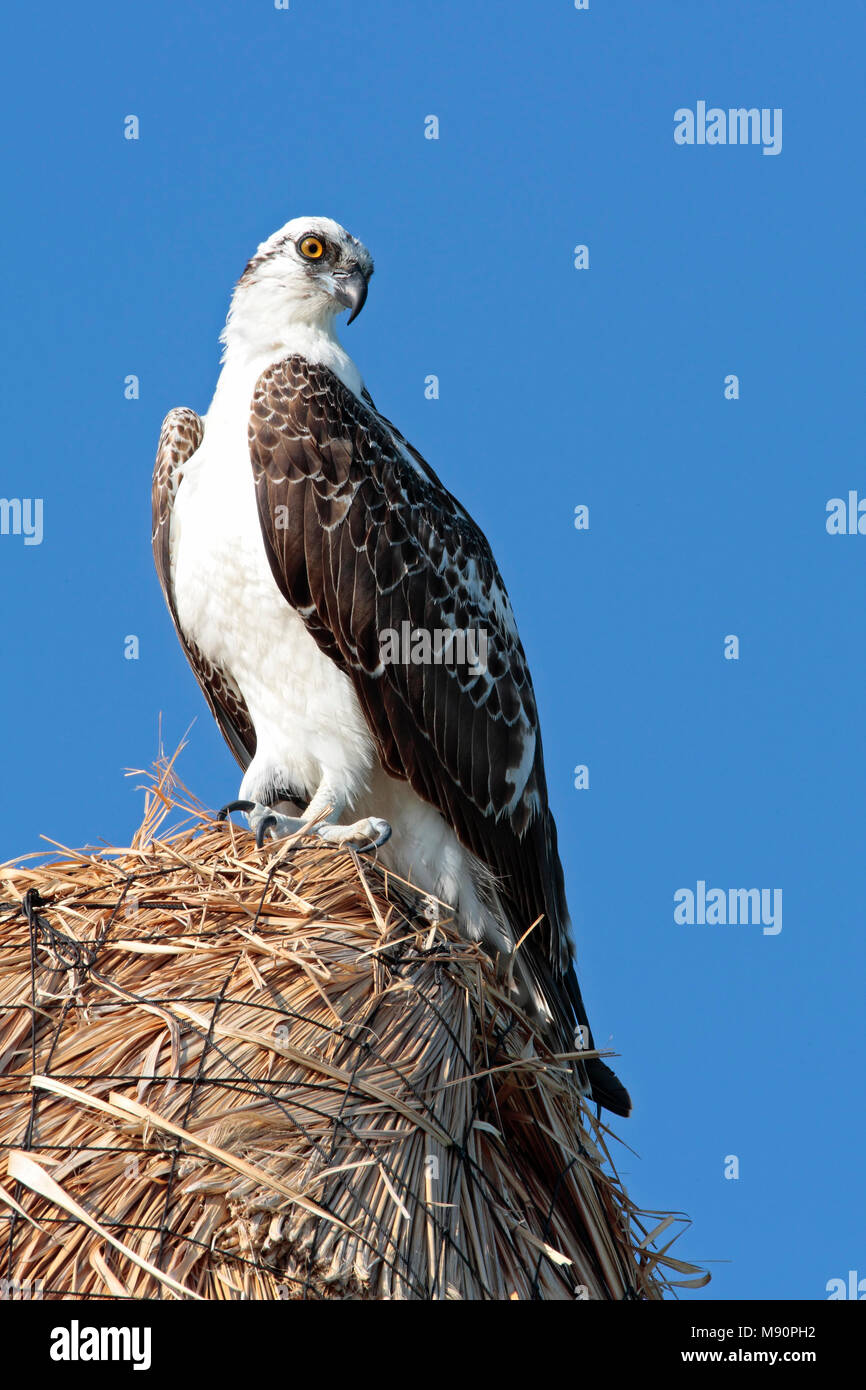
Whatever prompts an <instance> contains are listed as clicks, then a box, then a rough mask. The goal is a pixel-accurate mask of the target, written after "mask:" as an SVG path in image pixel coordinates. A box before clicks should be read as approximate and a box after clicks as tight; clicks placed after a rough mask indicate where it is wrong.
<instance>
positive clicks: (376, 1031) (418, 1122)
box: [0, 763, 705, 1299]
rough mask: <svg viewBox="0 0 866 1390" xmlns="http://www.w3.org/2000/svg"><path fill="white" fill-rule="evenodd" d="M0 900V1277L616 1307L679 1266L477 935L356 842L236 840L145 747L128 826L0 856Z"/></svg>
mask: <svg viewBox="0 0 866 1390" xmlns="http://www.w3.org/2000/svg"><path fill="white" fill-rule="evenodd" d="M179 811H181V812H183V813H184V816H185V820H184V822H183V823H182V824H180V825H179V826H175V828H173V829H171V830H168V829H166V824H167V822H166V817H168V816H169V813H171V815H172V816H175V817H176V816H177V814H178V812H179ZM0 900H2V905H0V1223H2V1226H0V1242H2V1244H0V1248H2V1249H3V1250H4V1251H5V1252H6V1259H5V1261H4V1268H3V1269H2V1270H0V1274H3V1275H5V1276H6V1278H7V1279H9V1280H10V1281H12V1282H11V1285H8V1286H7V1291H9V1292H11V1293H13V1294H14V1293H15V1292H16V1291H17V1292H19V1293H20V1292H21V1290H23V1291H24V1292H25V1294H26V1293H27V1292H28V1291H29V1292H31V1293H35V1294H38V1295H39V1296H42V1297H45V1298H54V1299H62V1298H73V1297H89V1298H96V1297H99V1298H104V1297H111V1298H127V1297H137V1298H141V1297H146V1298H154V1297H181V1298H182V1297H191V1298H207V1299H212V1298H222V1299H237V1298H241V1297H245V1298H255V1299H273V1298H291V1299H295V1298H309V1297H313V1298H349V1299H382V1298H405V1299H430V1298H473V1299H513V1298H518V1299H526V1298H543V1299H574V1298H590V1299H597V1298H602V1299H622V1298H628V1297H638V1298H660V1297H661V1296H662V1294H663V1292H664V1290H665V1289H666V1288H669V1287H671V1284H670V1283H669V1282H668V1281H669V1280H673V1279H678V1280H679V1281H680V1282H682V1283H690V1284H691V1283H693V1282H694V1276H696V1275H699V1271H697V1270H695V1269H694V1268H693V1266H691V1265H686V1264H684V1263H682V1262H681V1261H677V1260H675V1259H674V1258H673V1257H672V1256H671V1255H670V1253H669V1245H670V1242H671V1239H672V1237H673V1236H674V1235H675V1234H676V1229H677V1228H676V1226H675V1225H674V1222H675V1218H674V1217H673V1216H670V1217H664V1218H663V1219H662V1217H661V1214H659V1213H654V1214H646V1215H645V1216H643V1215H641V1213H639V1212H638V1211H637V1210H636V1209H635V1207H634V1206H633V1205H632V1203H631V1202H630V1200H629V1198H628V1197H627V1195H626V1193H625V1191H624V1190H623V1187H622V1184H621V1183H620V1181H619V1179H618V1177H617V1175H616V1172H615V1169H614V1166H613V1162H612V1160H611V1156H610V1152H609V1148H608V1142H609V1139H610V1134H609V1131H608V1130H607V1129H606V1128H605V1127H604V1126H603V1125H600V1124H599V1123H598V1122H597V1121H596V1119H595V1118H594V1116H593V1114H592V1112H591V1111H590V1110H589V1109H588V1108H587V1106H586V1105H585V1104H584V1103H583V1102H582V1101H581V1100H580V1098H579V1096H578V1095H577V1093H576V1091H575V1088H574V1086H573V1083H572V1080H571V1074H570V1068H569V1065H568V1061H567V1060H561V1059H560V1060H559V1061H557V1060H556V1059H555V1058H553V1057H551V1055H550V1054H549V1052H547V1050H546V1049H545V1047H544V1044H543V1043H542V1042H541V1040H540V1039H539V1038H538V1037H536V1036H535V1034H534V1033H533V1030H532V1028H531V1027H530V1026H529V1024H528V1023H527V1021H526V1020H525V1019H524V1018H523V1017H522V1016H521V1015H520V1014H519V1013H518V1012H516V1011H515V1010H514V1008H513V1007H512V1005H511V1004H510V1003H509V1000H508V997H507V995H506V994H505V993H504V992H503V989H502V986H501V985H500V984H499V983H498V982H497V980H496V978H495V975H494V972H493V970H492V968H491V966H490V963H489V961H488V960H487V958H486V956H485V955H484V954H483V952H482V951H481V950H480V949H478V948H477V947H475V946H474V945H471V944H469V943H467V942H465V941H463V940H461V939H460V938H459V937H458V936H457V935H456V934H455V932H454V931H453V930H452V928H451V927H450V925H449V924H448V923H447V922H441V923H438V924H431V922H430V920H429V915H428V916H425V915H424V912H423V911H422V908H421V904H420V903H419V900H418V898H417V896H416V895H415V894H414V893H413V892H412V891H411V889H410V888H409V886H408V885H405V884H403V883H400V882H396V881H395V880H394V878H393V876H390V875H387V874H386V873H385V872H384V871H383V870H382V869H381V868H380V867H379V866H378V865H377V864H376V863H375V861H374V860H373V859H372V858H370V857H368V856H359V855H356V854H354V853H352V852H347V851H345V850H341V849H337V848H335V847H332V846H327V845H322V844H318V845H316V844H315V843H314V842H311V841H310V840H309V839H305V840H302V841H295V842H294V843H292V842H283V843H282V844H280V845H278V846H275V847H273V848H269V849H266V850H265V851H258V850H257V849H256V847H255V842H254V840H253V837H252V836H251V835H249V834H247V833H246V832H244V831H242V830H240V829H238V828H237V827H236V826H231V825H226V824H221V823H219V822H217V821H215V820H214V819H213V818H212V817H210V816H208V815H207V814H205V813H204V812H203V811H202V810H201V808H199V807H198V806H197V805H195V804H194V803H192V802H191V801H190V800H189V798H188V797H186V796H185V795H184V794H183V793H182V791H181V790H180V789H179V787H178V784H177V783H176V782H175V780H174V777H173V773H172V769H171V765H170V764H166V763H163V764H161V765H160V767H159V769H158V774H157V776H156V778H155V781H154V784H153V786H152V788H151V790H150V792H149V794H148V797H147V804H146V811H145V817H144V821H143V824H142V826H141V827H140V829H139V831H138V832H137V834H136V836H135V838H134V840H133V843H132V844H131V845H130V846H128V847H126V848H123V849H111V850H103V851H101V852H98V853H90V852H88V853H71V852H69V851H64V852H63V855H62V857H61V858H59V859H54V860H52V861H51V862H49V863H47V864H43V865H40V866H37V867H23V866H21V865H20V864H19V865H9V866H6V867H5V868H3V869H0ZM6 1155H8V1173H7V1171H6ZM653 1227H657V1228H658V1229H657V1230H656V1231H655V1232H653V1231H652V1230H651V1228H653ZM648 1232H649V1236H648ZM704 1278H705V1277H700V1278H699V1282H704Z"/></svg>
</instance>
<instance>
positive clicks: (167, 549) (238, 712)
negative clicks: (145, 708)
mask: <svg viewBox="0 0 866 1390" xmlns="http://www.w3.org/2000/svg"><path fill="white" fill-rule="evenodd" d="M203 437H204V425H203V423H202V421H201V419H200V417H199V416H198V415H196V413H195V411H194V410H187V409H186V408H184V407H181V408H179V409H177V410H170V411H169V413H168V414H167V415H166V417H165V419H164V420H163V422H162V430H161V431H160V436H159V446H158V448H157V452H156V466H155V467H154V470H153V488H152V492H151V506H152V514H153V558H154V560H155V562H156V572H157V574H158V575H159V582H160V584H161V585H162V592H163V594H164V595H165V601H166V603H167V604H168V610H169V612H170V613H171V617H172V621H173V623H174V626H175V630H176V632H177V635H178V637H179V638H180V642H181V646H182V647H183V649H184V652H185V653H186V659H187V661H188V662H189V664H190V666H191V667H192V669H193V671H194V672H195V677H196V680H197V681H198V683H199V685H200V686H201V688H202V691H203V692H204V697H205V699H206V700H207V702H208V705H209V706H210V710H211V713H212V714H213V716H214V718H215V719H216V721H217V724H218V725H219V727H220V730H221V732H222V735H223V737H224V738H225V740H226V743H227V744H228V745H229V748H230V749H231V750H232V752H233V754H234V755H235V757H236V758H237V760H238V762H239V763H240V765H241V767H242V768H244V769H245V768H246V767H247V766H248V764H249V763H250V761H251V759H252V757H253V755H254V753H255V751H256V735H255V730H254V729H253V725H252V721H251V719H250V716H249V711H248V710H247V707H246V705H245V703H244V699H243V696H242V695H241V693H240V691H239V690H238V688H237V686H236V685H235V684H234V682H233V681H232V680H231V678H230V677H229V676H228V675H227V674H226V673H225V672H224V671H221V670H220V668H219V667H218V666H214V665H213V664H212V663H211V662H210V661H208V660H207V658H206V657H205V656H203V654H202V652H201V651H200V650H199V648H198V647H197V646H196V644H195V642H191V641H190V640H189V638H188V637H187V636H186V635H185V634H184V632H183V630H182V628H181V626H180V622H179V620H178V616H177V605H176V604H175V600H174V591H173V588H172V582H171V513H172V507H173V505H174V499H175V495H176V493H177V489H178V486H179V484H180V480H181V478H182V477H183V468H184V464H185V463H187V462H188V461H189V459H191V458H192V456H193V454H194V453H195V451H196V449H198V447H199V445H200V444H201V441H202V438H203Z"/></svg>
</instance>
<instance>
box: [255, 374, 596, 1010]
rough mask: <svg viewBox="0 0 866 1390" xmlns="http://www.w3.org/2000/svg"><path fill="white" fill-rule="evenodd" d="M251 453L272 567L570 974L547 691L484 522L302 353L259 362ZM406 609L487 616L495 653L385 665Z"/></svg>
mask: <svg viewBox="0 0 866 1390" xmlns="http://www.w3.org/2000/svg"><path fill="white" fill-rule="evenodd" d="M250 453H251V459H252V465H253V475H254V479H255V485H256V491H257V496H258V504H259V517H260V521H261V525H262V532H263V536H264V540H265V547H266V550H267V553H268V558H269V561H270V565H271V569H272V572H273V575H274V578H275V580H276V582H277V584H278V586H279V588H280V590H281V592H282V593H283V595H284V596H285V598H286V599H287V600H288V601H289V603H291V604H292V606H293V607H294V608H295V609H296V610H297V611H298V612H299V613H300V615H301V616H302V618H303V619H304V622H305V623H306V626H307V628H308V630H309V631H310V632H311V633H312V635H313V636H314V638H315V639H316V641H317V643H318V644H319V646H320V648H321V649H322V650H323V651H324V652H326V653H327V654H328V655H329V656H330V657H331V658H332V659H333V660H334V661H335V662H336V663H337V664H338V665H339V666H340V667H341V668H342V669H343V670H344V671H345V672H346V673H347V674H348V675H349V677H350V678H351V680H352V683H353V685H354V688H355V691H356V692H357V695H358V697H359V700H360V702H361V706H362V708H363V710H364V714H365V717H366V720H367V723H368V725H369V727H370V730H371V732H372V734H373V737H374V739H375V742H376V746H377V750H378V753H379V757H380V759H381V762H382V764H383V766H384V767H385V769H386V770H387V771H388V772H389V773H390V774H391V775H392V776H395V777H400V778H405V779H406V780H407V781H408V782H409V783H410V785H411V786H412V788H413V789H414V790H415V791H416V792H417V793H418V795H419V796H421V797H422V798H423V799H424V800H426V801H428V802H430V803H432V805H434V806H436V807H437V808H438V809H439V811H440V812H441V813H442V815H443V816H444V817H445V819H446V820H447V821H448V823H449V824H450V825H451V826H452V828H453V829H454V831H455V832H456V834H457V836H458V839H459V840H460V841H461V843H462V844H463V845H465V846H466V847H467V848H468V849H470V850H472V851H473V852H474V853H475V854H476V855H477V856H478V858H479V859H480V860H481V861H482V862H483V863H484V864H485V865H487V866H488V868H489V869H490V870H492V872H493V873H494V874H495V875H496V877H497V879H498V880H499V882H500V889H499V896H500V898H501V899H502V900H503V904H504V906H505V907H506V910H507V912H508V915H509V919H510V920H511V921H512V924H513V926H514V929H515V931H516V932H517V934H518V935H523V933H524V932H525V931H526V929H527V928H528V927H530V926H532V925H533V923H536V922H537V921H538V919H539V918H541V919H542V920H541V921H540V922H539V923H538V926H536V928H535V931H534V932H533V934H532V938H531V942H530V943H528V948H531V949H532V951H533V954H535V955H536V956H540V960H539V965H541V964H542V962H543V963H544V966H545V970H544V973H545V974H546V973H547V972H548V971H552V973H553V974H554V975H555V976H556V977H557V978H559V977H561V976H562V975H564V974H565V972H566V971H567V969H568V968H569V964H570V948H569V943H568V938H567V922H568V917H567V909H566V905H565V897H564V889H563V880H562V869H561V867H560V863H559V857H558V854H557V849H556V831H555V827H554V824H553V819H552V817H551V815H550V813H549V811H548V808H547V791H546V786H545V780H544V768H543V762H542V752H541V739H540V737H539V732H538V724H537V714H536V707H535V698H534V695H533V691H532V684H531V681H530V678H529V672H528V670H527V666H526V659H525V656H524V653H523V648H522V646H521V644H520V639H519V637H518V635H517V628H516V625H515V621H514V615H513V613H512V609H511V604H510V602H509V599H508V595H507V594H506V591H505V587H504V585H503V582H502V579H501V577H500V575H499V572H498V570H497V567H496V564H495V562H494V560H493V556H492V554H491V552H490V547H489V546H488V544H487V541H486V539H485V537H484V536H483V534H482V532H481V531H480V530H479V528H478V527H477V526H476V524H475V523H474V521H473V520H472V518H471V517H470V516H469V515H468V513H467V512H466V511H465V510H464V509H463V508H462V507H461V506H460V504H459V503H458V502H457V501H456V500H455V498H454V497H452V496H451V494H450V493H449V492H448V491H447V490H446V489H445V488H444V487H443V485H442V483H441V482H440V481H439V479H438V478H437V477H436V475H435V473H433V471H432V470H431V469H430V467H429V466H428V465H427V464H426V463H425V462H424V460H423V459H422V458H421V457H420V455H419V454H418V453H417V452H416V451H415V450H413V449H411V448H410V447H409V446H408V445H407V444H406V442H405V440H403V438H402V436H400V435H399V434H398V433H397V432H396V431H395V430H394V429H393V426H391V425H390V424H389V423H388V422H387V421H386V420H384V418H383V417H382V416H380V415H379V414H378V413H377V412H376V410H375V408H374V407H373V405H372V402H371V401H370V399H369V397H367V399H366V400H363V401H362V400H359V399H358V398H357V397H356V396H355V395H354V394H353V393H352V392H351V391H349V390H348V389H347V388H346V387H345V386H344V385H343V384H342V382H340V380H339V379H338V378H337V377H336V376H335V375H334V374H333V373H332V372H331V371H330V370H329V369H327V368H326V367H323V366H317V365H313V364H310V363H308V362H307V361H305V360H304V359H303V358H301V357H296V356H293V357H289V358H287V359H286V360H285V361H283V362H280V363H277V364H276V365H274V366H273V367H271V368H270V369H269V370H268V371H267V372H265V373H264V375H263V376H262V377H261V378H260V379H259V382H258V383H257V386H256V390H255V393H254V397H253V402H252V409H251V415H250ZM404 622H408V623H409V624H410V627H411V629H413V630H414V629H419V628H420V629H424V630H426V631H428V632H433V631H435V630H441V629H447V628H449V627H451V628H456V629H458V630H463V631H466V630H475V631H476V632H484V633H486V635H487V661H486V670H485V671H483V672H481V673H480V674H476V675H472V674H471V669H470V667H469V666H468V665H466V664H463V665H456V664H455V665H446V664H440V665H435V664H424V665H413V664H408V665H404V664H399V663H398V664H384V665H383V663H382V661H381V659H380V655H381V647H380V641H381V635H382V634H383V633H384V632H385V631H387V630H389V629H390V630H392V631H396V632H397V633H400V632H401V625H402V624H403V623H404ZM569 1012H570V1010H569Z"/></svg>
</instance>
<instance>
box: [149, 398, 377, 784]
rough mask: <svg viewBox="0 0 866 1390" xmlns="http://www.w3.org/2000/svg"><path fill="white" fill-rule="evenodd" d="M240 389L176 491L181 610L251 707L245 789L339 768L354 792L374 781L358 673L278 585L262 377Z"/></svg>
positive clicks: (220, 409)
mask: <svg viewBox="0 0 866 1390" xmlns="http://www.w3.org/2000/svg"><path fill="white" fill-rule="evenodd" d="M224 376H225V373H224ZM254 380H255V377H254V378H253V381H254ZM229 384H231V383H229ZM221 385H225V383H224V382H221ZM247 388H249V391H248V394H247V393H246V392H247ZM240 393H243V394H242V395H241V399H238V400H236V401H231V400H228V401H227V400H226V399H225V396H226V392H225V391H223V392H222V394H221V393H220V392H218V394H217V397H216V398H215V401H214V407H212V409H211V411H209V412H208V415H207V416H206V417H205V433H204V439H203V441H202V445H201V447H200V449H199V450H198V452H197V453H196V454H195V455H194V457H193V458H192V459H191V460H190V462H189V464H188V465H187V466H186V468H185V469H184V475H183V479H182V481H181V484H180V487H179V488H178V492H177V497H176V499H175V505H174V510H173V514H172V523H171V567H172V582H173V585H174V593H175V599H176V603H177V611H178V618H179V620H180V624H181V627H182V628H183V630H184V632H185V633H186V634H187V635H188V636H189V637H191V638H192V639H193V640H194V641H195V642H196V644H197V645H198V647H199V648H200V650H201V651H202V652H203V653H204V654H205V656H207V657H208V658H209V659H210V660H211V661H212V662H214V663H215V664H216V665H218V666H219V667H220V669H221V670H223V671H224V672H226V673H227V674H229V675H230V676H231V677H232V678H233V679H234V681H235V683H236V685H237V686H238V688H239V690H240V692H241V694H242V695H243V697H244V700H245V702H246V705H247V708H248V709H249V712H250V716H251V718H252V721H253V725H254V727H255V731H256V739H257V750H256V756H255V758H254V760H253V763H252V765H251V766H250V769H249V770H248V772H247V775H246V777H245V779H244V789H243V795H244V796H249V797H250V798H251V799H253V800H255V799H260V796H261V792H262V791H264V790H265V789H266V788H267V787H269V786H273V785H277V786H289V787H293V788H296V789H297V790H298V791H303V792H305V793H307V795H308V796H312V795H313V794H314V792H315V791H316V789H317V787H318V786H319V785H320V783H321V782H322V780H323V778H325V777H329V776H333V777H336V778H339V785H341V786H345V789H346V792H347V794H348V796H349V798H350V800H351V801H354V800H355V798H356V797H357V795H358V793H359V792H360V791H361V790H362V788H363V787H365V786H366V785H367V782H368V778H369V772H370V768H371V766H372V763H373V756H374V755H373V745H372V740H371V738H370V735H369V732H368V730H367V725H366V721H365V720H364V717H363V714H362V712H361V708H360V705H359V704H358V700H357V697H356V696H355V693H354V691H353V689H352V686H351V683H350V682H349V680H348V678H347V677H346V676H345V675H344V674H343V673H342V672H341V671H340V670H339V669H338V668H337V667H336V666H335V665H334V663H333V662H332V661H330V660H329V659H328V658H327V657H325V656H323V655H322V653H321V652H320V651H319V648H318V647H317V645H316V643H315V641H314V640H313V638H312V637H310V635H309V634H308V632H307V631H306V628H305V627H304V624H303V622H302V621H301V619H300V618H299V617H298V615H297V614H296V613H295V612H294V610H293V609H292V608H291V607H290V606H289V604H288V603H287V602H286V601H285V599H284V598H283V597H282V595H281V593H280V591H279V589H278V588H277V586H276V583H275V582H274V578H273V576H272V574H271V570H270V566H269V564H268V560H267V556H266V555H265V550H264V543H263V541H262V535H261V528H260V524H259V518H258V511H257V504H256V496H255V489H254V486H253V476H252V466H251V463H250V457H249V449H248V443H247V419H248V414H249V401H250V399H251V397H252V385H251V384H250V383H249V382H244V383H242V384H241V383H239V384H238V390H237V394H240Z"/></svg>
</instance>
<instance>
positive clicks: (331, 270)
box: [223, 217, 373, 347]
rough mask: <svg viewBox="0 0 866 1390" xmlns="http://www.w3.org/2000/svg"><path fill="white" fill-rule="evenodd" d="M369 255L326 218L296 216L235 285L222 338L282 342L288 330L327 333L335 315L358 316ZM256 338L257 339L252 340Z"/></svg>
mask: <svg viewBox="0 0 866 1390" xmlns="http://www.w3.org/2000/svg"><path fill="white" fill-rule="evenodd" d="M372 274H373V258H372V256H371V255H370V252H369V251H368V250H367V248H366V246H364V245H363V244H362V243H361V242H360V241H358V239H357V237H353V236H352V235H351V233H349V232H347V231H346V229H345V227H341V226H340V224H339V223H338V222H334V221H333V220H332V219H331V218H330V217H295V218H293V219H292V221H291V222H287V223H286V225H285V226H284V227H281V228H280V230H279V231H278V232H274V234H273V236H269V237H268V239H267V241H263V242H262V244H261V246H260V247H259V248H258V250H257V251H256V254H255V255H254V256H253V258H252V260H251V261H250V262H249V264H248V265H247V267H246V269H245V271H244V273H243V275H242V276H241V278H240V280H239V281H238V283H237V286H236V288H235V292H234V295H233V297H232V304H231V309H230V311H229V318H228V322H227V324H226V331H225V333H224V335H223V336H224V339H225V341H226V342H227V343H228V342H229V341H230V340H231V339H233V338H235V337H242V338H243V339H245V340H246V342H247V344H248V345H250V346H253V345H256V346H258V345H261V346H262V347H267V346H269V345H270V344H271V343H272V342H273V343H280V342H282V341H283V340H284V339H285V338H286V337H287V335H289V334H290V333H291V330H292V329H298V328H299V329H309V330H313V331H315V330H319V331H323V332H325V333H326V334H329V335H330V334H332V333H333V329H334V320H335V318H336V316H337V314H339V313H342V311H343V310H345V309H348V311H349V318H348V322H349V323H351V322H352V320H353V319H354V318H357V316H358V314H360V312H361V310H362V309H363V307H364V301H365V299H366V298H367V286H368V285H369V282H370V276H371V275H372ZM256 340H258V341H256Z"/></svg>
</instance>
